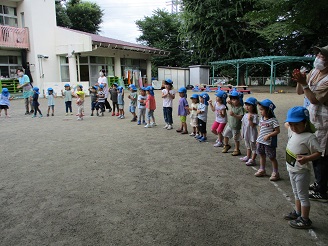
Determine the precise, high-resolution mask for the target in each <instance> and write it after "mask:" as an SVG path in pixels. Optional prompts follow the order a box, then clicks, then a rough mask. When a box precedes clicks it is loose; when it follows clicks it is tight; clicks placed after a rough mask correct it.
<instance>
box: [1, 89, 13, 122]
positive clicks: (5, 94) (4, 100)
mask: <svg viewBox="0 0 328 246" xmlns="http://www.w3.org/2000/svg"><path fill="white" fill-rule="evenodd" d="M11 99H12V98H11V97H10V93H9V91H8V89H7V88H3V89H2V92H1V94H0V116H1V111H2V110H4V111H5V117H6V118H10V116H9V115H8V109H9V106H10V101H9V100H11Z"/></svg>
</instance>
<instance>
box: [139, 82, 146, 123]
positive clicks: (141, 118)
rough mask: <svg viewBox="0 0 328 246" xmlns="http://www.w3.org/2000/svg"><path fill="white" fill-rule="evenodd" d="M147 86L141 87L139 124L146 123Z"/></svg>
mask: <svg viewBox="0 0 328 246" xmlns="http://www.w3.org/2000/svg"><path fill="white" fill-rule="evenodd" d="M146 90H148V89H147V88H146V87H141V88H140V95H139V96H138V125H140V124H141V122H142V124H144V125H146V121H145V115H146V100H147V96H146Z"/></svg>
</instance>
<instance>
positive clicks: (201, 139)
mask: <svg viewBox="0 0 328 246" xmlns="http://www.w3.org/2000/svg"><path fill="white" fill-rule="evenodd" d="M206 140H207V137H202V138H200V139H199V140H198V141H199V142H201V143H202V142H206Z"/></svg>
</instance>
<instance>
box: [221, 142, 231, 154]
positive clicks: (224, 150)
mask: <svg viewBox="0 0 328 246" xmlns="http://www.w3.org/2000/svg"><path fill="white" fill-rule="evenodd" d="M229 149H231V146H230V145H229V144H227V145H224V147H223V150H222V153H228V150H229Z"/></svg>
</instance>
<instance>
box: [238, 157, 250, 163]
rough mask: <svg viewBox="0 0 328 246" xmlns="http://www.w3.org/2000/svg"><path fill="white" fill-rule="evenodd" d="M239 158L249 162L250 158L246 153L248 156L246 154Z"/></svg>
mask: <svg viewBox="0 0 328 246" xmlns="http://www.w3.org/2000/svg"><path fill="white" fill-rule="evenodd" d="M239 160H240V161H243V162H248V160H249V158H248V156H247V155H246V156H244V157H241V158H239Z"/></svg>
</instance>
